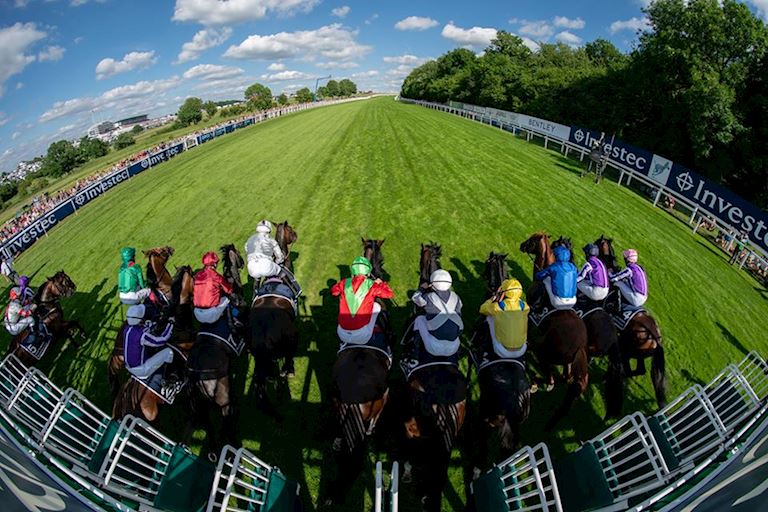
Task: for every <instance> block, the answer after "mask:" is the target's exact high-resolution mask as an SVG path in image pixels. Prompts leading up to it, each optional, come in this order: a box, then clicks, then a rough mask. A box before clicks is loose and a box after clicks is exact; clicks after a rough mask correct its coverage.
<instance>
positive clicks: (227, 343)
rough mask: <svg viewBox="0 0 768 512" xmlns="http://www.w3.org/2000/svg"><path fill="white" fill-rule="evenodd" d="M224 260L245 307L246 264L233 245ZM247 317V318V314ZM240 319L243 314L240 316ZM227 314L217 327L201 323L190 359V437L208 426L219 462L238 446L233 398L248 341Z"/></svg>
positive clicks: (212, 452) (235, 302)
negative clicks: (238, 362) (226, 449)
mask: <svg viewBox="0 0 768 512" xmlns="http://www.w3.org/2000/svg"><path fill="white" fill-rule="evenodd" d="M221 255H222V260H223V261H224V271H223V277H224V279H225V280H226V281H227V282H229V283H230V284H232V286H233V292H232V297H231V301H232V303H233V305H234V306H235V307H236V306H238V305H240V304H242V303H243V302H244V301H243V297H242V293H243V287H242V285H241V284H240V270H241V269H242V268H243V266H244V265H245V263H244V261H243V258H242V257H241V256H240V253H239V252H238V251H237V249H235V246H234V245H232V244H229V245H225V246H223V247H221ZM243 317H244V315H243ZM238 318H240V315H238ZM228 324H229V322H228V318H227V316H226V313H225V315H223V316H222V318H221V319H219V321H218V322H216V323H214V324H201V326H200V330H199V331H198V333H197V339H196V341H195V344H194V345H193V346H192V349H191V350H190V352H189V357H188V358H187V365H186V370H187V379H188V382H189V385H190V386H191V403H190V405H191V411H192V414H191V415H190V421H189V423H188V426H187V438H189V439H190V440H191V434H192V432H193V429H194V426H195V425H196V424H201V425H203V426H205V427H206V428H205V430H206V432H208V433H209V434H210V435H211V437H212V439H211V442H210V443H209V453H208V457H209V458H210V459H212V460H213V459H215V457H216V456H217V455H218V454H219V453H220V451H221V448H223V446H224V445H225V444H231V445H236V444H237V435H236V426H237V413H238V410H237V407H236V404H234V403H233V402H234V397H233V396H230V390H231V387H232V374H233V371H234V365H235V359H236V358H237V357H238V356H239V355H240V354H241V352H242V349H243V347H244V345H245V342H244V341H243V340H242V334H241V333H235V332H232V331H231V329H230V327H229V325H228ZM212 411H215V413H216V414H217V415H220V416H221V419H222V425H221V430H220V432H217V429H216V428H215V427H214V425H213V424H212V423H211V421H210V414H211V412H212Z"/></svg>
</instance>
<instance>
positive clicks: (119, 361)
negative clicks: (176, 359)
mask: <svg viewBox="0 0 768 512" xmlns="http://www.w3.org/2000/svg"><path fill="white" fill-rule="evenodd" d="M194 289H195V282H194V278H193V277H192V268H191V267H190V266H189V265H184V266H183V267H181V268H179V269H178V270H177V271H176V275H175V276H174V278H173V281H172V283H171V305H170V308H169V311H170V315H171V316H174V317H175V318H176V319H177V320H176V325H175V327H174V337H175V338H176V339H187V340H188V339H193V338H194V336H195V333H194V325H193V322H192V317H193V315H192V296H193V292H194ZM127 326H128V323H127V322H123V323H122V325H121V326H120V329H119V330H118V332H117V337H116V338H115V345H114V346H113V347H112V355H111V356H110V357H109V360H108V361H107V381H108V382H109V388H110V390H111V392H112V398H113V399H114V398H116V397H117V393H118V392H119V391H120V386H121V379H120V373H121V372H122V370H123V369H124V368H125V358H124V356H123V350H124V339H123V334H124V332H125V328H126V327H127Z"/></svg>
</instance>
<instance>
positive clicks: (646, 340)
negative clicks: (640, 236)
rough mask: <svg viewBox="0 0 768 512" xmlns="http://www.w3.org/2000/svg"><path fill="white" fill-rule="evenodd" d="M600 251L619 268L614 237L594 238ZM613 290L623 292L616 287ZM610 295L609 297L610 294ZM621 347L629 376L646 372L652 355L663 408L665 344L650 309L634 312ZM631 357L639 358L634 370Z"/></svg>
mask: <svg viewBox="0 0 768 512" xmlns="http://www.w3.org/2000/svg"><path fill="white" fill-rule="evenodd" d="M595 245H597V247H598V249H599V250H600V256H599V258H600V259H601V260H602V262H603V263H605V266H606V267H607V268H608V271H609V272H611V273H615V272H618V271H619V267H618V265H617V264H616V255H615V254H614V252H613V240H612V239H610V238H606V237H605V236H603V235H601V236H600V238H598V239H597V240H595ZM613 293H620V292H619V291H618V290H615V291H614V292H613ZM609 298H610V297H609ZM619 346H620V348H621V354H622V358H623V364H624V371H625V373H626V375H627V376H628V377H634V376H637V375H645V373H646V370H645V359H646V358H647V357H650V358H651V382H652V383H653V390H654V393H655V394H656V404H657V405H658V406H659V408H660V409H661V408H662V407H664V406H665V405H666V403H667V376H666V369H665V361H664V345H663V344H662V336H661V329H660V328H659V326H658V324H657V323H656V320H655V319H654V318H653V316H651V314H650V313H648V312H647V311H642V312H640V313H638V314H637V315H635V316H634V317H633V318H632V319H631V320H630V321H629V323H627V325H626V327H625V328H624V329H623V330H622V331H621V332H620V333H619ZM630 359H636V360H637V367H636V368H635V370H634V371H633V370H632V369H631V367H630Z"/></svg>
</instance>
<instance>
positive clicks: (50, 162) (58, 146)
mask: <svg viewBox="0 0 768 512" xmlns="http://www.w3.org/2000/svg"><path fill="white" fill-rule="evenodd" d="M79 157H80V155H79V154H78V151H77V149H75V146H74V145H73V144H72V143H71V142H70V141H68V140H60V141H57V142H54V143H53V144H51V145H50V146H48V152H47V153H46V155H45V161H44V162H43V166H42V168H41V169H40V175H41V176H53V177H54V178H58V177H59V176H63V175H65V174H67V173H68V172H70V171H71V170H72V169H74V168H75V167H76V166H77V165H78V163H79Z"/></svg>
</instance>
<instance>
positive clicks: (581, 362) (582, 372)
mask: <svg viewBox="0 0 768 512" xmlns="http://www.w3.org/2000/svg"><path fill="white" fill-rule="evenodd" d="M571 379H572V380H571V382H570V383H569V384H568V389H567V390H566V392H565V398H564V399H563V402H562V403H561V404H560V406H559V407H558V408H557V409H556V410H555V413H554V414H553V415H552V417H551V418H550V419H549V421H547V424H546V425H545V426H544V429H545V430H546V431H550V430H552V429H553V428H554V426H555V425H556V424H557V422H558V421H560V420H561V419H562V418H563V416H565V415H566V414H568V411H570V410H571V407H573V403H574V402H575V401H576V399H577V398H579V396H581V394H582V393H584V391H586V389H587V385H588V384H589V360H588V359H587V348H586V347H583V348H580V349H579V350H578V351H577V352H576V355H575V356H574V358H573V361H572V362H571Z"/></svg>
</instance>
